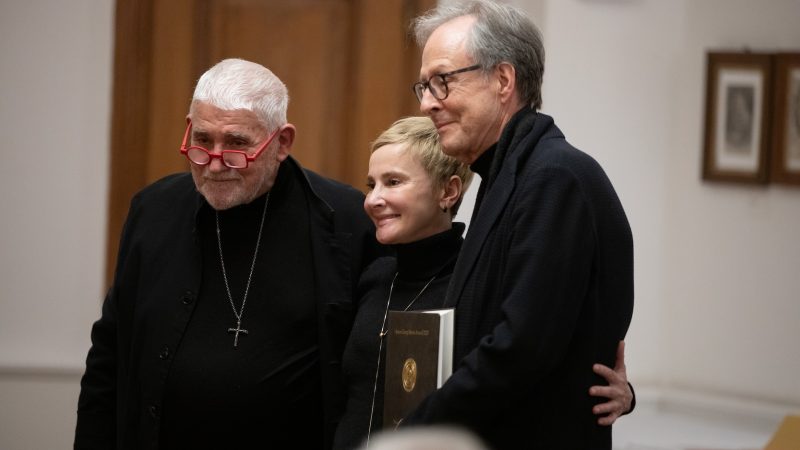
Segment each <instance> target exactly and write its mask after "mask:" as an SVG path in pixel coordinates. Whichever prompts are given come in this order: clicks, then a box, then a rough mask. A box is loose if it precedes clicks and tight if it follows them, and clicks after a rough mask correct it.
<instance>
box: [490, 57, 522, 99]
mask: <svg viewBox="0 0 800 450" xmlns="http://www.w3.org/2000/svg"><path fill="white" fill-rule="evenodd" d="M494 70H495V72H496V73H497V81H498V83H500V90H499V92H498V94H499V95H500V98H501V99H502V100H503V101H504V102H505V101H508V100H509V99H513V98H516V95H517V71H516V70H515V69H514V66H512V65H511V64H509V63H507V62H501V63H500V64H498V65H497V66H496V67H495V69H494Z"/></svg>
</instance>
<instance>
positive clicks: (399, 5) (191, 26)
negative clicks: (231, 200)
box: [106, 0, 436, 284]
mask: <svg viewBox="0 0 800 450" xmlns="http://www.w3.org/2000/svg"><path fill="white" fill-rule="evenodd" d="M435 3H436V0H117V12H116V33H115V34H116V36H115V37H116V43H115V62H114V93H113V102H114V104H113V117H112V130H111V135H112V138H111V142H112V146H111V182H110V194H109V195H110V199H109V225H108V246H107V247H108V254H107V260H106V261H107V271H106V273H107V281H108V282H109V284H110V281H111V279H112V272H113V266H114V263H115V260H116V252H117V243H118V239H119V234H120V232H121V229H122V224H123V222H124V219H125V214H126V213H127V208H128V204H129V201H130V198H131V197H132V195H133V194H134V193H135V192H136V191H138V190H139V189H141V188H142V187H144V186H145V185H146V184H148V183H151V182H153V181H155V180H157V179H159V178H161V177H162V176H164V175H167V174H169V173H174V172H178V171H185V170H187V163H186V161H185V159H184V158H183V157H182V156H181V155H180V154H179V153H178V146H179V145H180V139H181V137H182V133H183V130H184V126H185V120H184V117H185V116H186V113H187V112H188V108H189V102H190V100H191V96H192V90H193V88H194V84H195V82H196V80H197V78H199V76H200V75H201V74H202V73H203V72H204V71H205V70H206V69H207V68H209V67H211V66H212V65H214V64H215V63H216V62H218V61H220V60H221V59H224V58H230V57H238V58H244V59H248V60H251V61H255V62H258V63H260V64H262V65H264V66H266V67H267V68H269V69H270V70H272V71H273V72H274V73H275V74H276V75H277V76H278V77H280V78H281V79H282V80H283V81H284V83H286V85H287V87H288V89H289V97H290V102H289V111H288V120H289V122H291V123H293V124H294V125H295V126H296V127H297V138H296V141H295V146H294V148H293V151H292V154H293V155H294V156H295V157H296V158H297V159H298V160H299V161H300V162H301V163H302V164H303V165H304V166H306V167H308V168H310V169H312V170H315V171H317V172H319V173H322V174H323V175H326V176H329V177H331V178H335V179H338V180H340V181H343V182H345V183H349V184H351V185H353V186H356V187H358V188H361V187H362V186H363V185H364V180H365V175H366V171H367V162H368V160H369V150H368V148H369V143H370V142H371V141H372V140H373V139H375V137H377V134H378V133H379V132H380V131H381V130H383V129H385V128H386V127H388V126H389V124H391V123H392V122H393V121H394V120H396V119H398V118H400V117H402V116H406V115H416V114H419V111H418V104H417V101H416V99H415V98H414V96H413V94H412V93H411V88H410V86H411V84H412V83H413V82H414V81H415V79H416V77H417V73H418V68H419V60H420V58H419V52H418V50H417V49H416V47H415V46H414V44H413V42H412V40H411V39H410V37H409V36H408V34H407V30H408V26H409V23H410V21H411V19H412V18H413V17H414V16H416V15H417V14H419V13H421V12H423V11H425V10H427V9H429V8H431V7H433V6H435Z"/></svg>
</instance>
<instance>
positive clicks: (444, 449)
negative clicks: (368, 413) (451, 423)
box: [361, 426, 488, 450]
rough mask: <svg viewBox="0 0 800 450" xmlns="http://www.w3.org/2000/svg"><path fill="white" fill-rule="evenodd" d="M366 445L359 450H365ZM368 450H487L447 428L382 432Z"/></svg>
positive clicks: (483, 446) (471, 437)
mask: <svg viewBox="0 0 800 450" xmlns="http://www.w3.org/2000/svg"><path fill="white" fill-rule="evenodd" d="M366 448H367V447H366V445H365V446H363V447H361V450H366ZM369 449H370V450H488V449H487V447H486V446H485V445H483V444H482V443H481V442H480V441H479V440H478V439H477V438H476V437H474V436H473V435H472V434H471V433H469V432H467V431H465V430H461V429H457V428H449V427H441V426H436V427H434V426H432V427H418V428H413V427H410V428H403V429H400V430H398V431H389V432H382V433H379V434H377V435H376V436H375V438H374V439H372V441H371V442H370V443H369Z"/></svg>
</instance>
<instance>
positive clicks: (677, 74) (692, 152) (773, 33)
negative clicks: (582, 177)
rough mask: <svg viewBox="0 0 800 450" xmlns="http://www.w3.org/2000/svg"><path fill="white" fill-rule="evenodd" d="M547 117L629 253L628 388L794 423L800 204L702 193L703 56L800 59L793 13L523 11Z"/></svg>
mask: <svg viewBox="0 0 800 450" xmlns="http://www.w3.org/2000/svg"><path fill="white" fill-rule="evenodd" d="M514 3H516V4H517V5H519V6H521V7H523V8H525V9H528V10H529V11H531V13H532V14H535V13H539V15H541V16H542V17H541V19H540V20H539V23H540V24H541V25H542V29H543V33H544V37H545V47H546V49H547V63H546V74H545V82H544V83H545V84H544V108H543V109H544V111H545V112H547V113H549V114H552V115H553V116H554V117H555V118H556V122H557V123H558V124H559V126H560V127H561V128H562V130H563V131H564V132H565V134H566V136H567V138H568V139H569V140H570V141H571V142H572V143H573V144H575V145H576V146H578V147H579V148H582V149H584V150H585V151H587V152H588V153H590V154H592V155H593V156H594V157H595V158H597V159H598V160H599V161H600V163H601V164H602V165H603V167H604V168H605V169H606V171H607V172H608V174H609V176H610V178H611V180H612V182H613V183H614V185H615V186H616V188H617V191H618V193H619V195H620V197H621V198H622V201H623V204H624V206H625V208H626V211H627V213H628V216H629V219H630V222H631V226H632V228H633V232H634V239H635V259H636V277H635V281H636V309H635V313H634V321H633V324H632V326H631V330H630V333H629V335H628V339H627V341H628V347H627V348H628V354H627V356H628V367H629V372H630V375H631V377H632V379H633V381H634V383H635V384H637V385H639V386H644V387H650V386H655V387H659V388H663V389H670V390H673V392H674V390H675V389H680V390H686V391H689V392H699V393H705V394H714V395H717V396H722V397H726V398H729V399H744V400H752V401H766V402H776V403H783V404H788V408H789V409H792V408H794V409H795V411H800V406H798V405H800V346H798V343H800V276H798V275H800V273H798V268H799V267H800V239H798V238H797V236H798V233H797V230H798V224H800V189H797V188H795V189H790V188H783V187H779V186H774V185H772V186H768V187H753V186H741V185H730V184H714V183H708V182H703V181H702V180H701V177H700V173H701V145H702V133H703V120H704V116H703V114H704V112H703V111H704V93H705V88H704V83H705V54H706V52H707V51H709V50H711V49H723V48H727V49H740V48H743V47H745V46H747V47H750V48H751V49H753V50H767V51H770V50H780V49H783V50H794V51H799V50H800V26H798V18H800V1H798V0H768V1H760V2H753V1H749V0H702V1H700V0H683V1H679V0H671V1H661V0H602V1H601V0H594V1H590V0H583V1H579V0H553V1H544V2H542V1H536V0H527V1H526V0H518V1H516V2H514Z"/></svg>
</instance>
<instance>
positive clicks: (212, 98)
mask: <svg viewBox="0 0 800 450" xmlns="http://www.w3.org/2000/svg"><path fill="white" fill-rule="evenodd" d="M196 102H203V103H207V104H209V105H212V106H215V107H217V108H220V109H223V110H226V111H234V110H248V111H252V112H253V113H255V115H256V117H258V119H259V120H260V121H261V122H262V123H263V124H264V125H265V126H266V127H267V128H269V129H272V128H277V127H279V126H281V125H283V124H285V123H286V109H287V108H288V106H289V92H288V91H287V90H286V85H284V84H283V82H282V81H281V80H280V79H279V78H278V77H277V76H275V74H274V73H272V72H271V71H270V70H269V69H267V68H266V67H264V66H262V65H261V64H256V63H254V62H250V61H245V60H243V59H233V58H232V59H224V60H222V61H220V62H219V63H217V64H216V65H215V66H214V67H212V68H210V69H208V70H207V71H206V72H205V73H204V74H203V75H202V76H201V77H200V79H199V80H198V81H197V86H196V87H195V89H194V95H193V96H192V106H191V107H190V112H191V111H192V109H193V108H194V105H195V103H196Z"/></svg>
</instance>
